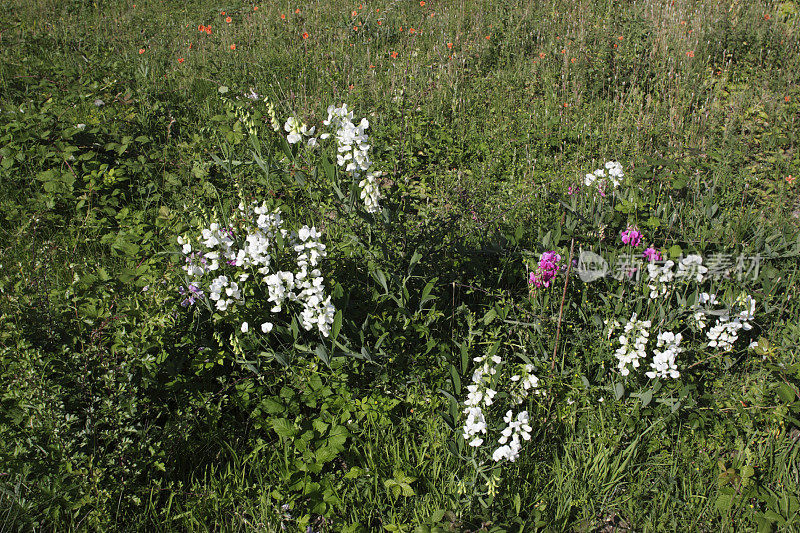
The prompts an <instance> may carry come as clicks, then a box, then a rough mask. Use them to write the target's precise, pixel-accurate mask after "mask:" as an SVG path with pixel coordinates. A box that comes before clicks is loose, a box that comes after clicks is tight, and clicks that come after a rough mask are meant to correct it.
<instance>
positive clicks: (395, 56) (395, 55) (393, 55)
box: [389, 52, 397, 59]
mask: <svg viewBox="0 0 800 533" xmlns="http://www.w3.org/2000/svg"><path fill="white" fill-rule="evenodd" d="M389 55H391V56H392V59H397V52H392V53H391V54H389Z"/></svg>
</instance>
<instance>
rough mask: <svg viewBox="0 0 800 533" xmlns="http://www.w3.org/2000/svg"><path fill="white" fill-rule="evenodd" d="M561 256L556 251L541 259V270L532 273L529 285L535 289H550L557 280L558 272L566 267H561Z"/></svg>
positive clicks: (543, 255) (544, 255) (546, 253)
mask: <svg viewBox="0 0 800 533" xmlns="http://www.w3.org/2000/svg"><path fill="white" fill-rule="evenodd" d="M560 261H561V255H559V254H557V253H556V252H554V251H550V252H545V253H543V254H542V257H541V258H540V259H539V268H538V269H537V271H536V272H531V273H530V276H529V277H528V285H533V286H534V287H537V288H538V287H549V286H550V283H552V281H553V280H554V279H555V277H556V274H558V271H559V270H561V269H562V268H564V267H565V265H560V264H559V263H560Z"/></svg>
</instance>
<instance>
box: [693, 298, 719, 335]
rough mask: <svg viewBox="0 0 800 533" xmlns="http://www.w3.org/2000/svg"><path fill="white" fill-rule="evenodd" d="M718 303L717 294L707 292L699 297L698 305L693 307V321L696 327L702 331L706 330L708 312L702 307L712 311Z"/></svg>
mask: <svg viewBox="0 0 800 533" xmlns="http://www.w3.org/2000/svg"><path fill="white" fill-rule="evenodd" d="M716 303H717V295H716V294H708V293H707V292H702V293H700V295H699V296H698V297H697V303H696V304H694V305H693V306H692V316H691V320H692V323H694V325H695V327H696V328H697V329H699V330H700V331H703V330H704V329H706V314H707V311H705V310H703V309H700V306H703V307H704V308H705V309H710V308H712V307H713V306H714V304H716Z"/></svg>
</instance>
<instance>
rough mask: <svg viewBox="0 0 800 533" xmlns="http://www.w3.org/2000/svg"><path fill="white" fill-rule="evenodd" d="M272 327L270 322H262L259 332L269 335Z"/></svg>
mask: <svg viewBox="0 0 800 533" xmlns="http://www.w3.org/2000/svg"><path fill="white" fill-rule="evenodd" d="M273 327H274V325H273V324H272V322H264V323H263V324H261V331H262V332H263V333H269V332H270V331H272V328H273Z"/></svg>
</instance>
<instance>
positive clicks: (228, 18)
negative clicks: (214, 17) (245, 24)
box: [225, 17, 233, 24]
mask: <svg viewBox="0 0 800 533" xmlns="http://www.w3.org/2000/svg"><path fill="white" fill-rule="evenodd" d="M225 22H227V23H228V24H230V23H231V22H233V19H232V18H230V17H225Z"/></svg>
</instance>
